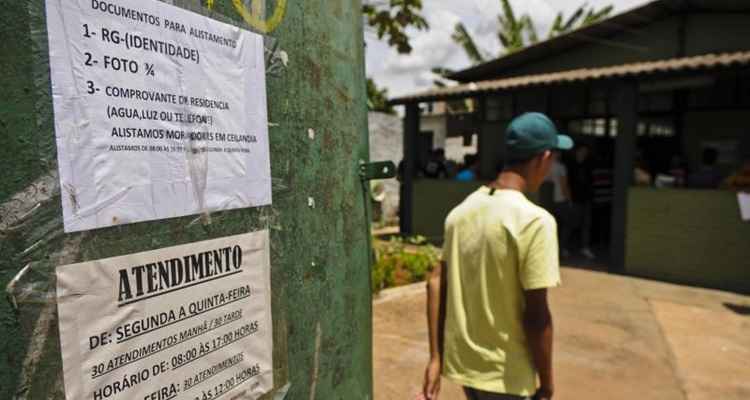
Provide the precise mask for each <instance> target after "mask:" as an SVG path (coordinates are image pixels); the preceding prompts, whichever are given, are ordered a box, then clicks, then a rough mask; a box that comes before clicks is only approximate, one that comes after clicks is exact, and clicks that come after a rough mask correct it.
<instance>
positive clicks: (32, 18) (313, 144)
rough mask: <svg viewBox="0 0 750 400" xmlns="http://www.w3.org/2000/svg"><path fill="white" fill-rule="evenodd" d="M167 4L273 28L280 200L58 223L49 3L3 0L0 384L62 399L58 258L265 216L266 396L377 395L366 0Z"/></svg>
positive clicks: (271, 86)
mask: <svg viewBox="0 0 750 400" xmlns="http://www.w3.org/2000/svg"><path fill="white" fill-rule="evenodd" d="M143 1H156V0H143ZM165 2H167V3H172V4H175V5H177V6H179V7H183V8H187V9H190V10H192V11H195V12H198V13H201V14H203V15H205V16H209V17H211V18H214V19H219V20H222V21H225V22H230V23H232V24H236V25H237V26H241V27H243V28H246V29H249V30H253V31H256V32H260V33H264V34H267V38H266V45H265V47H266V49H265V54H266V68H267V84H268V89H267V94H268V108H269V138H270V150H271V174H272V179H273V184H272V191H273V205H272V206H265V207H260V208H250V209H241V210H234V211H224V212H219V213H212V214H211V215H204V216H203V217H201V218H197V219H196V216H188V217H182V218H173V219H166V220H158V221H151V222H144V223H137V224H131V225H123V226H115V227H111V228H104V229H98V230H93V231H87V232H81V233H71V234H66V233H64V231H63V226H62V210H61V205H60V204H61V199H60V184H59V179H58V175H57V165H56V151H57V150H56V146H55V136H54V128H53V115H52V100H51V95H50V77H49V56H48V49H47V37H46V35H47V33H46V22H45V19H44V15H45V13H44V7H45V6H44V4H45V3H44V0H29V1H26V0H20V1H14V0H8V1H5V0H3V2H2V4H3V11H2V13H1V17H0V19H1V21H0V30H1V32H2V35H1V36H0V49H1V50H0V80H1V81H2V96H1V97H0V130H2V138H1V139H0V170H1V171H2V173H0V254H1V255H2V257H0V285H2V286H1V287H2V288H4V289H6V292H7V301H5V299H4V300H0V354H1V356H0V398H2V399H64V397H65V396H64V387H63V379H62V366H61V357H60V342H59V338H58V331H57V330H58V320H57V308H56V301H55V285H56V282H55V268H56V267H57V266H59V265H65V264H70V263H76V262H81V261H88V260H96V259H102V258H107V257H113V256H118V255H123V254H130V253H136V252H141V251H146V250H153V249H158V248H163V247H167V246H173V245H179V244H187V243H192V242H197V241H203V240H207V239H213V238H219V237H225V236H230V235H235V234H240V233H244V232H250V231H255V230H259V229H268V230H269V231H270V234H271V288H272V290H271V291H272V309H273V341H274V350H273V356H274V382H275V390H274V392H272V393H271V394H269V395H268V396H266V397H265V398H274V399H282V398H287V399H315V398H318V399H344V398H345V399H355V398H356V399H360V398H370V397H371V393H372V378H371V376H372V374H371V372H372V361H371V359H372V356H371V304H370V299H371V297H370V270H369V254H370V243H369V241H370V239H369V222H368V218H367V209H368V202H369V197H368V196H367V190H368V189H367V188H368V186H367V185H363V183H362V182H363V181H362V178H361V176H360V174H361V172H360V166H361V165H362V164H363V163H366V162H367V161H368V152H367V113H366V100H365V99H366V94H365V76H364V48H363V47H364V39H363V34H362V29H363V28H362V18H361V11H360V7H361V4H360V2H359V1H348V0H304V1H301V0H300V1H292V0H290V1H287V0H270V1H269V0H267V1H266V2H264V3H262V2H259V1H241V0H203V1H201V2H198V1H197V0H195V1H190V0H174V1H165Z"/></svg>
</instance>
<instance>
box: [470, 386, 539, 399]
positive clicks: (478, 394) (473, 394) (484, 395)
mask: <svg viewBox="0 0 750 400" xmlns="http://www.w3.org/2000/svg"><path fill="white" fill-rule="evenodd" d="M464 393H466V398H467V399H468V400H531V397H523V396H516V395H513V394H504V393H491V392H485V391H483V390H478V389H474V388H470V387H464Z"/></svg>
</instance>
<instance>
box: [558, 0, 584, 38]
mask: <svg viewBox="0 0 750 400" xmlns="http://www.w3.org/2000/svg"><path fill="white" fill-rule="evenodd" d="M586 7H587V6H586V3H583V5H582V6H580V7H578V9H577V10H576V11H575V12H574V13H573V15H571V16H570V17H569V18H568V20H567V21H565V23H564V24H563V26H562V27H561V29H560V32H561V33H562V32H569V31H571V30H573V28H574V27H575V26H576V23H577V22H578V20H580V19H581V17H582V16H583V13H584V12H585V10H586Z"/></svg>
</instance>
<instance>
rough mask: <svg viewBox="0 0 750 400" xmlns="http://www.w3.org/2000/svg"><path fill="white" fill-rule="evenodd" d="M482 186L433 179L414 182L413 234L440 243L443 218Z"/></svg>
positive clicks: (479, 184) (477, 183)
mask: <svg viewBox="0 0 750 400" xmlns="http://www.w3.org/2000/svg"><path fill="white" fill-rule="evenodd" d="M482 184H483V182H457V181H451V180H433V179H420V180H416V181H414V216H413V218H414V225H413V226H414V233H415V234H416V235H422V236H425V237H427V238H428V239H429V240H430V241H433V242H442V241H443V226H444V224H445V217H447V216H448V213H449V212H450V211H451V210H452V209H453V207H455V206H457V205H458V204H459V203H461V202H462V201H464V199H465V198H466V196H468V195H469V194H471V193H472V192H473V191H475V190H476V189H477V188H478V187H479V186H481V185H482Z"/></svg>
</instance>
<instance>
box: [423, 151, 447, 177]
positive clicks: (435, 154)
mask: <svg viewBox="0 0 750 400" xmlns="http://www.w3.org/2000/svg"><path fill="white" fill-rule="evenodd" d="M424 176H425V177H427V178H432V179H445V178H446V177H447V176H448V170H447V168H446V166H445V150H443V149H435V150H433V151H432V153H431V154H430V158H429V159H428V160H427V164H426V165H425V167H424Z"/></svg>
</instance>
